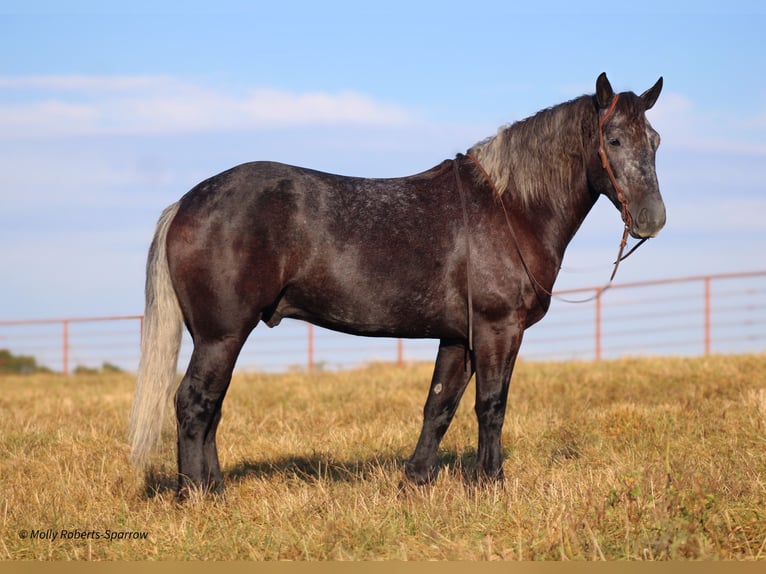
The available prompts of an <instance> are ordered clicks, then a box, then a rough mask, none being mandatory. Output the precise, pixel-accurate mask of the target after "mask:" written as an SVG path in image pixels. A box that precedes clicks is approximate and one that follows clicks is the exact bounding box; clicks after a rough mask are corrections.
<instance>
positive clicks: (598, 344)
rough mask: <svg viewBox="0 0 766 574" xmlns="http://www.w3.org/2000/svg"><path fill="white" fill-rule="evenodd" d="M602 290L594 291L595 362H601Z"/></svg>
mask: <svg viewBox="0 0 766 574" xmlns="http://www.w3.org/2000/svg"><path fill="white" fill-rule="evenodd" d="M603 292H604V290H603V288H599V289H596V335H595V336H596V341H595V343H596V361H600V360H601V294H602V293H603Z"/></svg>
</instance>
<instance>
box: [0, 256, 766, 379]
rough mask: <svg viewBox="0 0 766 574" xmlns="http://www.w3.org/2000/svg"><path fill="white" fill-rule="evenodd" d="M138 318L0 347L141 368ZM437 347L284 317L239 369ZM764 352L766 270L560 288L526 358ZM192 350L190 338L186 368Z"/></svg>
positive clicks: (330, 363) (68, 365)
mask: <svg viewBox="0 0 766 574" xmlns="http://www.w3.org/2000/svg"><path fill="white" fill-rule="evenodd" d="M573 300H587V302H584V303H581V304H571V302H572V301H573ZM142 324H143V316H141V315H124V316H112V317H78V318H67V319H34V320H24V321H0V349H6V350H9V351H11V352H12V353H13V354H14V355H16V356H18V355H27V356H33V357H35V359H36V361H37V364H38V365H42V366H45V367H47V368H50V369H51V370H54V371H59V372H62V373H66V374H69V373H71V372H73V371H76V370H78V369H99V368H104V366H105V365H106V366H107V367H116V368H119V369H123V370H129V371H135V370H136V368H137V366H138V359H139V347H140V340H141V330H142ZM436 348H437V342H436V341H432V340H401V339H398V340H397V339H382V338H381V339H376V338H364V337H352V336H349V335H342V334H339V333H334V332H332V331H327V330H325V329H321V328H318V327H314V326H312V325H309V324H307V323H302V322H299V321H290V320H286V321H283V323H282V325H280V327H279V328H277V329H275V330H270V329H267V328H265V327H264V326H260V327H259V328H258V329H256V330H255V331H254V332H253V334H252V335H251V336H250V339H249V340H248V342H247V344H246V345H245V348H244V349H243V351H242V354H241V355H240V359H239V361H238V369H239V370H259V371H284V370H288V369H301V370H318V369H337V368H350V367H354V366H358V365H361V364H364V363H369V362H373V361H383V362H397V363H399V364H402V363H404V362H414V361H431V360H433V358H434V357H435V353H436ZM764 350H766V271H753V272H747V273H728V274H718V275H701V276H694V277H679V278H672V279H664V280H658V281H643V282H634V283H623V284H615V285H612V286H611V287H610V288H608V289H604V288H603V287H588V288H583V289H570V290H561V291H556V292H555V293H554V299H553V302H552V304H551V309H550V310H549V312H548V315H547V316H546V317H545V318H544V319H543V320H542V321H541V322H540V323H539V324H538V325H535V326H533V327H532V328H530V329H529V330H528V332H527V334H526V335H525V340H524V344H523V345H522V359H524V360H529V361H536V360H572V359H576V360H597V361H598V360H602V359H608V358H616V357H621V356H626V355H630V356H639V355H709V354H711V353H747V352H763V351H764ZM190 353H191V341H190V340H189V338H188V335H185V338H184V342H183V345H182V349H181V357H180V360H179V365H180V367H181V368H184V367H185V365H186V362H187V361H188V358H189V355H190ZM2 367H3V365H2V364H0V372H1V371H2Z"/></svg>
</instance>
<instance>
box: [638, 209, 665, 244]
mask: <svg viewBox="0 0 766 574" xmlns="http://www.w3.org/2000/svg"><path fill="white" fill-rule="evenodd" d="M637 211H638V213H636V214H634V213H631V216H632V219H633V225H632V226H631V229H630V235H631V236H632V237H634V238H635V239H648V238H650V237H656V236H657V234H658V233H659V232H660V230H661V229H662V228H663V227H664V226H665V220H666V217H665V205H664V204H662V203H659V204H658V205H652V206H642V207H641V208H639V209H638V210H637Z"/></svg>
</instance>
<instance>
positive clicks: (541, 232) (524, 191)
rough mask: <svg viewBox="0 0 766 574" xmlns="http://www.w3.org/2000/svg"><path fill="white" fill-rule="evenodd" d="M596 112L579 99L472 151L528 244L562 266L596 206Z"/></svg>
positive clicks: (518, 125)
mask: <svg viewBox="0 0 766 574" xmlns="http://www.w3.org/2000/svg"><path fill="white" fill-rule="evenodd" d="M597 122H598V119H597V112H596V109H595V107H594V106H593V104H592V98H590V97H583V98H579V99H578V100H573V101H572V102H568V103H566V104H561V105H560V106H557V107H556V108H551V109H549V110H545V111H543V112H540V113H539V114H537V115H536V116H533V117H532V118H529V119H528V120H524V121H523V122H519V123H517V124H514V125H513V126H511V127H509V128H506V129H505V130H503V131H501V132H499V133H498V135H497V136H495V138H492V139H490V140H488V141H486V142H484V143H482V144H479V145H478V146H476V147H475V148H473V149H472V150H471V154H472V155H474V156H475V157H476V158H477V160H478V161H479V162H480V163H481V164H482V165H485V169H486V170H487V173H488V176H489V177H490V178H491V179H492V180H493V181H495V182H496V183H495V185H496V187H497V189H498V192H499V193H500V194H501V195H502V201H503V203H504V204H505V206H506V210H507V211H508V212H509V214H510V216H511V218H512V219H513V220H514V221H516V222H518V223H517V224H518V225H519V226H520V227H522V228H523V229H524V230H525V235H526V236H528V237H527V241H530V242H535V243H537V244H538V245H540V246H541V247H543V249H544V252H545V253H547V254H548V256H549V258H553V259H554V260H555V262H556V264H557V265H558V264H560V263H561V260H562V259H563V256H564V251H565V249H566V247H567V245H568V244H569V242H570V241H571V240H572V238H573V237H574V234H575V233H576V232H577V230H578V229H579V228H580V226H581V225H582V223H583V221H584V220H585V217H586V216H587V215H588V213H589V212H590V210H591V208H592V207H593V205H594V204H595V201H596V199H597V197H598V196H597V194H595V193H594V192H593V191H592V189H591V188H590V186H589V184H588V175H587V173H588V166H589V165H590V163H591V162H592V161H593V158H597V157H598V156H597V153H596V152H597V145H598V144H597V132H596V125H597Z"/></svg>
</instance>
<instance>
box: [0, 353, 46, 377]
mask: <svg viewBox="0 0 766 574" xmlns="http://www.w3.org/2000/svg"><path fill="white" fill-rule="evenodd" d="M49 371H50V369H48V368H47V367H43V366H40V365H38V364H37V359H35V358H34V357H33V356H31V355H14V354H13V353H11V352H10V351H9V350H7V349H0V374H6V375H7V374H11V373H16V374H18V373H22V374H25V373H40V372H49Z"/></svg>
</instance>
